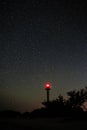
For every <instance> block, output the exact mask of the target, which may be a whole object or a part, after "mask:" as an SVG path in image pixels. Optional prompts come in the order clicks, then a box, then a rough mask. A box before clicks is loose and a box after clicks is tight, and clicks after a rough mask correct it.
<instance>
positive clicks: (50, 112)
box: [0, 87, 87, 118]
mask: <svg viewBox="0 0 87 130" xmlns="http://www.w3.org/2000/svg"><path fill="white" fill-rule="evenodd" d="M67 96H68V97H67V99H64V97H63V96H62V95H59V96H58V98H57V99H55V100H52V101H50V102H42V104H43V105H44V107H43V108H40V109H36V110H34V111H32V112H31V113H29V112H25V113H23V114H21V113H20V112H16V111H2V112H0V117H16V118H20V117H21V118H33V117H34V118H38V117H74V118H77V117H78V118H80V117H81V118H82V117H84V118H87V111H86V109H85V107H84V102H86V101H87V87H85V88H83V89H80V90H73V91H69V92H67ZM83 108H84V109H85V111H84V110H83Z"/></svg>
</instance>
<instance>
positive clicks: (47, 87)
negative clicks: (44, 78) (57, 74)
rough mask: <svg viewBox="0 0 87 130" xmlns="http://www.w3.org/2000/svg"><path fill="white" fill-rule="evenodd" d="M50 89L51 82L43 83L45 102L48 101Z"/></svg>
mask: <svg viewBox="0 0 87 130" xmlns="http://www.w3.org/2000/svg"><path fill="white" fill-rule="evenodd" d="M50 89H51V84H50V83H49V82H47V83H46V84H45V90H46V94H47V103H49V93H50Z"/></svg>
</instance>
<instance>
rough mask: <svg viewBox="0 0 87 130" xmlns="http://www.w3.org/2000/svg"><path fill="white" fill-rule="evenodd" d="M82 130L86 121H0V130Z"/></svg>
mask: <svg viewBox="0 0 87 130" xmlns="http://www.w3.org/2000/svg"><path fill="white" fill-rule="evenodd" d="M36 129H38V130H84V129H87V121H86V120H84V121H82V120H78V121H77V120H67V119H58V118H55V119H0V130H36Z"/></svg>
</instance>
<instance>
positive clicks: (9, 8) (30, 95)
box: [0, 0, 87, 111]
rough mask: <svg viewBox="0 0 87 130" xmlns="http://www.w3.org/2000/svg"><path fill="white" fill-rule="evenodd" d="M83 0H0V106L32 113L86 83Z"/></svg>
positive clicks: (86, 22)
mask: <svg viewBox="0 0 87 130" xmlns="http://www.w3.org/2000/svg"><path fill="white" fill-rule="evenodd" d="M86 12H87V5H86V2H85V0H83V1H82V0H81V1H80V0H79V1H78V2H77V0H53V1H51V0H0V110H6V109H13V110H18V111H32V110H33V109H36V108H39V107H41V106H42V105H41V102H43V101H44V100H46V91H45V90H44V84H45V83H46V82H47V81H49V82H50V83H51V84H52V89H51V91H50V94H51V95H50V100H53V99H56V98H57V97H58V95H59V94H62V95H64V96H66V95H65V94H66V92H67V91H70V90H74V89H80V88H84V87H85V86H87V13H86Z"/></svg>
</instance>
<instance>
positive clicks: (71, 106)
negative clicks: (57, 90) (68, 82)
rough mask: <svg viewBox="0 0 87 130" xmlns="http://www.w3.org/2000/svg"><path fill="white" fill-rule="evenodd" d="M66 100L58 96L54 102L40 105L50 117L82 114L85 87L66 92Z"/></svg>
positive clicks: (85, 99)
mask: <svg viewBox="0 0 87 130" xmlns="http://www.w3.org/2000/svg"><path fill="white" fill-rule="evenodd" d="M67 95H68V98H67V99H64V97H63V96H62V95H59V96H58V98H57V99H56V100H53V101H50V102H49V103H47V102H43V103H42V104H43V105H44V106H45V108H46V109H47V110H48V112H49V113H50V114H52V115H67V114H68V115H71V113H72V115H73V113H74V114H75V113H79V112H83V109H82V106H83V107H84V102H86V101H87V87H85V88H84V89H80V90H77V91H76V90H73V91H69V92H67Z"/></svg>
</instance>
